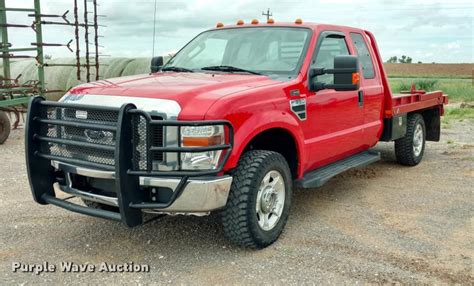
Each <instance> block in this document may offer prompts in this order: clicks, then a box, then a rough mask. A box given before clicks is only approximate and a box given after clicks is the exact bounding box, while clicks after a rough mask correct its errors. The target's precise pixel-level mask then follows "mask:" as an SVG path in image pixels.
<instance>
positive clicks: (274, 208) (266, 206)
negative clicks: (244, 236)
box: [256, 170, 286, 231]
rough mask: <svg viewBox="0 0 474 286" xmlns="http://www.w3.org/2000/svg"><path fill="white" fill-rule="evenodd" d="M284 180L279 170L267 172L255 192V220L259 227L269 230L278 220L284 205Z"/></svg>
mask: <svg viewBox="0 0 474 286" xmlns="http://www.w3.org/2000/svg"><path fill="white" fill-rule="evenodd" d="M285 191H286V190H285V182H284V179H283V176H282V175H281V174H280V172H278V171H275V170H272V171H270V172H268V173H267V174H266V175H265V176H264V177H263V180H262V182H261V183H260V187H259V190H258V193H257V205H256V211H257V220H258V225H259V226H260V228H261V229H263V230H265V231H269V230H271V229H273V228H274V227H275V226H276V225H277V223H278V221H279V220H280V217H281V214H282V213H283V207H284V205H285Z"/></svg>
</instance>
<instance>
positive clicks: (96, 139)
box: [39, 106, 118, 167]
mask: <svg viewBox="0 0 474 286" xmlns="http://www.w3.org/2000/svg"><path fill="white" fill-rule="evenodd" d="M42 111H43V112H42V115H41V118H42V119H48V120H60V121H64V122H80V123H88V124H91V125H93V126H96V127H97V129H95V128H94V129H87V128H83V127H77V126H62V125H56V124H43V125H42V126H41V128H40V132H39V135H40V136H43V137H47V138H52V139H65V140H70V141H73V142H77V143H83V144H84V145H83V146H81V145H80V144H78V145H79V146H76V145H70V144H60V143H55V142H48V141H41V144H40V152H41V153H43V154H46V155H52V156H57V157H61V158H66V159H72V160H81V161H86V162H92V163H96V164H102V165H106V166H110V167H113V166H114V165H115V154H114V151H112V150H103V149H100V148H91V147H88V146H87V144H88V143H92V144H97V145H99V146H109V147H114V146H115V140H116V132H115V131H110V130H107V129H105V130H103V129H101V127H102V126H104V127H107V126H116V125H117V119H118V111H100V110H90V109H87V108H81V109H73V108H62V107H49V106H46V107H44V108H43V110H42ZM109 149H110V148H109Z"/></svg>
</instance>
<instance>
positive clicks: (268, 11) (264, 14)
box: [262, 8, 273, 21]
mask: <svg viewBox="0 0 474 286" xmlns="http://www.w3.org/2000/svg"><path fill="white" fill-rule="evenodd" d="M262 15H263V16H267V21H268V20H269V19H270V17H271V16H273V14H272V13H270V8H268V9H267V13H265V12H262Z"/></svg>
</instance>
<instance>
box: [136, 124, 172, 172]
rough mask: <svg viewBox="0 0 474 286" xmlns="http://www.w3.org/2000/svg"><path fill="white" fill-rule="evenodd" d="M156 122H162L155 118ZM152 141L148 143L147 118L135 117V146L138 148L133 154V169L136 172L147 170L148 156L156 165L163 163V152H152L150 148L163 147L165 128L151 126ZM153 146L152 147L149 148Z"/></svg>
mask: <svg viewBox="0 0 474 286" xmlns="http://www.w3.org/2000/svg"><path fill="white" fill-rule="evenodd" d="M153 119H154V120H162V118H161V117H155V116H153ZM149 129H150V131H149V132H150V139H149V140H150V141H147V137H146V135H147V121H146V119H145V117H143V116H140V115H136V116H134V117H133V135H132V140H133V145H134V146H136V148H135V150H134V153H133V168H134V170H139V171H144V170H147V156H151V160H152V162H154V163H159V162H162V161H163V157H164V156H163V152H150V151H149V148H150V147H151V146H153V147H163V142H164V134H163V126H161V125H150V126H149ZM149 145H151V146H149Z"/></svg>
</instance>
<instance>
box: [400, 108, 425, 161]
mask: <svg viewBox="0 0 474 286" xmlns="http://www.w3.org/2000/svg"><path fill="white" fill-rule="evenodd" d="M407 120H408V122H407V133H406V134H405V136H404V137H402V138H400V139H398V140H395V155H396V157H397V161H398V163H400V164H402V165H405V166H416V165H418V164H419V163H420V162H421V159H422V158H423V154H424V152H425V143H426V127H425V121H424V120H423V116H421V114H419V113H412V114H409V115H408V118H407Z"/></svg>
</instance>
